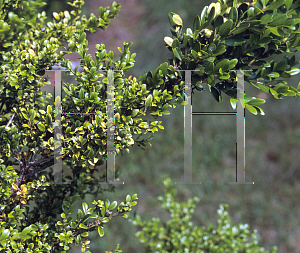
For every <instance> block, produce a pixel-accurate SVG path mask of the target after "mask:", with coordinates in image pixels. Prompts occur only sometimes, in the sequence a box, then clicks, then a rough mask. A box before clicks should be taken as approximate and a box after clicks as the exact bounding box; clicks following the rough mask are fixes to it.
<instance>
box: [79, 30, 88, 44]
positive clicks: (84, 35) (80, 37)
mask: <svg viewBox="0 0 300 253" xmlns="http://www.w3.org/2000/svg"><path fill="white" fill-rule="evenodd" d="M85 39H86V33H85V32H83V33H82V34H81V35H80V36H79V38H78V42H79V43H80V44H81V43H82V42H83V41H84V40H85Z"/></svg>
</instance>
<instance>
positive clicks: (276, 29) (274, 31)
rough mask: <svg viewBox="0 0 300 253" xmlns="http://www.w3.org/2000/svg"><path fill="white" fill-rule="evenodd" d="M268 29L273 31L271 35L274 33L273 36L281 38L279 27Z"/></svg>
mask: <svg viewBox="0 0 300 253" xmlns="http://www.w3.org/2000/svg"><path fill="white" fill-rule="evenodd" d="M267 28H268V29H269V30H270V31H271V33H273V34H275V35H277V36H280V34H279V31H278V28H277V27H270V26H268V27H267Z"/></svg>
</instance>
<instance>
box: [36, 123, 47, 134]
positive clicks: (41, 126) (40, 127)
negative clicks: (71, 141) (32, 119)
mask: <svg viewBox="0 0 300 253" xmlns="http://www.w3.org/2000/svg"><path fill="white" fill-rule="evenodd" d="M37 126H38V128H39V129H40V131H42V132H45V130H46V128H45V126H44V125H43V124H42V123H41V122H39V123H38V124H37Z"/></svg>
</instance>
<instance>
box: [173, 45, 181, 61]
mask: <svg viewBox="0 0 300 253" xmlns="http://www.w3.org/2000/svg"><path fill="white" fill-rule="evenodd" d="M172 50H173V53H174V56H175V57H176V58H177V59H178V60H180V61H181V60H182V58H181V51H180V49H178V48H173V49H172Z"/></svg>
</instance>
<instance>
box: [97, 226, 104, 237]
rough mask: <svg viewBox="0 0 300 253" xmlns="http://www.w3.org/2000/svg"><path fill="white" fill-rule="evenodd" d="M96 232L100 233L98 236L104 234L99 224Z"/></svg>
mask: <svg viewBox="0 0 300 253" xmlns="http://www.w3.org/2000/svg"><path fill="white" fill-rule="evenodd" d="M98 234H99V235H100V237H102V236H104V229H103V228H100V227H99V226H98Z"/></svg>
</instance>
